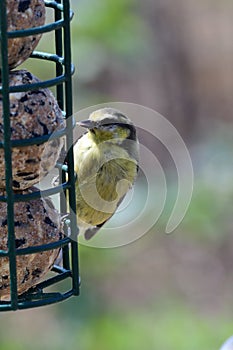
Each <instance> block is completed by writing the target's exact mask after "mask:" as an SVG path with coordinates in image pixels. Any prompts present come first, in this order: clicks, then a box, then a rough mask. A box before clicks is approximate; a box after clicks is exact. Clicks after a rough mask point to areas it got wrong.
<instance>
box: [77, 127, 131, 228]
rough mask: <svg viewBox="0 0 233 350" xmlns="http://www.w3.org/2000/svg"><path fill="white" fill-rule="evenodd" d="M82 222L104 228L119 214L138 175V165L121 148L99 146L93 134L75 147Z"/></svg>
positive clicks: (102, 144) (103, 143) (109, 144)
mask: <svg viewBox="0 0 233 350" xmlns="http://www.w3.org/2000/svg"><path fill="white" fill-rule="evenodd" d="M74 163H75V171H76V172H77V176H78V179H77V182H76V201H77V216H78V219H79V220H81V221H83V222H86V223H87V224H91V225H100V224H101V223H103V222H105V221H106V220H107V219H109V218H110V217H111V216H112V214H113V213H114V212H115V210H116V208H117V206H118V205H119V202H120V201H121V199H122V198H123V197H124V196H125V194H126V192H127V191H128V189H129V188H130V187H131V186H132V184H133V182H134V181H135V178H136V175H137V163H136V161H135V160H133V159H132V158H131V157H130V156H129V154H128V152H127V151H126V150H125V149H124V148H123V147H121V146H120V145H117V144H113V143H109V142H102V143H101V144H96V143H95V142H94V141H93V139H92V138H91V137H90V135H89V133H87V134H85V135H84V136H83V137H82V138H81V139H80V140H79V141H78V142H77V143H76V145H75V146H74Z"/></svg>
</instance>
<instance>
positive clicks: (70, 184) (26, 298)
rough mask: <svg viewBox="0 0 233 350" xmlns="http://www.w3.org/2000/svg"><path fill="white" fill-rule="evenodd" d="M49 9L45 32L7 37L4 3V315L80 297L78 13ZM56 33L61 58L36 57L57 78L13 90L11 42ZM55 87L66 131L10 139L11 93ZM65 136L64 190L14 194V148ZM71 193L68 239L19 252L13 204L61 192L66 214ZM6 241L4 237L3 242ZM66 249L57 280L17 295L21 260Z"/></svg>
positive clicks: (51, 4) (60, 5) (59, 6)
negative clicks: (64, 286) (74, 56)
mask: <svg viewBox="0 0 233 350" xmlns="http://www.w3.org/2000/svg"><path fill="white" fill-rule="evenodd" d="M45 6H46V7H47V8H51V9H53V11H54V21H53V22H52V23H49V24H44V25H42V26H40V27H34V28H28V29H24V30H16V31H10V32H8V31H7V30H8V28H7V0H1V1H0V44H1V52H0V57H1V62H2V67H1V87H0V94H1V97H2V108H3V121H4V138H3V141H1V142H0V149H1V148H2V149H4V158H5V178H6V194H5V195H1V196H0V202H6V203H7V225H8V247H7V248H8V249H7V250H0V259H2V258H4V257H8V258H9V271H10V294H11V297H10V300H7V301H5V300H2V301H0V311H8V310H17V309H27V308H32V307H38V306H43V305H48V304H53V303H56V302H59V301H62V300H65V299H67V298H69V297H71V296H72V295H78V294H79V284H80V283H79V266H78V244H77V242H76V241H75V240H72V239H71V238H70V237H75V235H77V222H76V202H75V173H74V163H73V147H72V145H73V127H74V123H73V118H72V75H73V73H74V66H73V65H72V63H71V39H70V22H71V20H72V17H73V12H72V10H71V9H70V3H69V1H68V0H63V1H60V0H57V1H45ZM52 31H53V32H54V33H55V35H54V40H55V50H56V53H54V54H51V53H46V52H37V51H34V52H33V53H32V54H31V58H33V59H38V60H46V61H49V62H54V63H55V64H56V77H54V78H52V79H48V80H44V81H39V82H35V83H32V84H26V85H15V86H10V84H9V83H10V82H9V68H8V39H10V38H19V37H26V36H29V35H36V34H43V33H48V32H52ZM52 86H56V98H57V101H58V104H59V107H60V108H61V109H62V110H63V113H64V115H65V120H66V126H65V127H64V128H63V129H62V130H58V131H55V132H54V133H53V134H52V135H51V134H48V135H43V136H37V137H33V138H29V139H23V140H11V122H10V94H11V93H17V92H25V91H30V90H32V89H33V90H37V89H39V88H47V87H52ZM61 137H65V139H66V149H67V150H68V153H67V166H66V167H65V166H60V167H59V174H60V175H59V178H60V183H59V185H57V186H55V187H51V188H46V189H45V190H40V191H39V190H38V191H33V192H31V193H26V194H22V193H15V192H14V191H13V188H12V148H14V147H25V146H30V145H39V144H43V143H44V142H46V141H47V140H51V139H58V138H61ZM66 192H68V197H69V206H70V214H69V228H67V229H66V233H68V230H69V233H70V235H69V236H68V234H67V235H65V237H64V238H62V239H60V240H58V241H56V242H52V243H47V244H43V245H37V246H30V247H26V248H17V247H16V244H15V227H14V204H15V203H16V202H25V201H30V200H33V199H36V198H40V197H48V196H50V195H53V194H57V193H59V195H60V210H61V212H63V213H64V212H67V203H66V202H67V201H66V200H65V197H66V196H64V194H65V195H66ZM0 239H1V238H0ZM60 247H61V248H62V257H63V259H62V260H63V266H56V265H55V266H53V269H52V271H53V272H54V274H55V275H54V276H52V277H49V278H48V279H46V280H43V281H42V282H40V283H38V284H37V285H36V286H34V287H33V288H31V289H30V290H29V291H27V292H26V293H24V294H22V295H18V294H17V263H16V261H17V256H22V255H27V254H34V253H40V252H44V251H47V250H52V249H55V248H60ZM65 279H69V280H70V281H71V287H70V289H69V290H68V291H66V292H60V291H56V292H46V291H44V289H45V288H47V287H50V286H53V285H55V284H57V283H58V282H60V281H63V280H65Z"/></svg>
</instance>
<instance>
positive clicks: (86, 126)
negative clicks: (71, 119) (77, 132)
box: [76, 119, 96, 129]
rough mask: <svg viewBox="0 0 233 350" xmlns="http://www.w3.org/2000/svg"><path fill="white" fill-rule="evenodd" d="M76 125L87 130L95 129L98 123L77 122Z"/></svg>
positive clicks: (88, 120)
mask: <svg viewBox="0 0 233 350" xmlns="http://www.w3.org/2000/svg"><path fill="white" fill-rule="evenodd" d="M76 124H77V125H78V126H81V127H82V128H86V129H93V128H94V127H95V126H96V123H95V122H94V121H93V120H90V119H86V120H81V121H80V122H77V123H76Z"/></svg>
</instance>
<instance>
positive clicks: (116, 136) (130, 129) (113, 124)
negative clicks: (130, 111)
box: [77, 108, 137, 143]
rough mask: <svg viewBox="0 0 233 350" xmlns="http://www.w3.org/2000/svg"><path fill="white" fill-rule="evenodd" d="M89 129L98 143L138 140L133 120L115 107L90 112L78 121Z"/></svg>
mask: <svg viewBox="0 0 233 350" xmlns="http://www.w3.org/2000/svg"><path fill="white" fill-rule="evenodd" d="M77 124H78V125H79V126H81V127H84V128H86V129H88V131H89V133H90V135H91V137H92V138H93V140H94V141H95V142H96V143H100V142H104V141H110V142H113V143H115V142H117V143H120V142H121V141H122V142H123V141H124V140H125V139H130V140H134V141H136V140H137V135H136V129H135V126H134V125H133V123H132V122H131V120H130V119H129V118H128V117H127V116H125V115H124V114H122V113H121V112H120V111H118V110H116V109H113V108H102V109H99V110H97V111H95V112H93V113H91V114H90V116H89V118H88V119H86V120H83V121H81V122H78V123H77Z"/></svg>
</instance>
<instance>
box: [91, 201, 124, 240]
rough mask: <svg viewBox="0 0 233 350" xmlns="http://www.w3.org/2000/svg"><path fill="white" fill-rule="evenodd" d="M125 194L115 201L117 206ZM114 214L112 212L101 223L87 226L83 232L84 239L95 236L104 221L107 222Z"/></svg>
mask: <svg viewBox="0 0 233 350" xmlns="http://www.w3.org/2000/svg"><path fill="white" fill-rule="evenodd" d="M125 196H126V194H125V195H124V196H123V197H122V198H120V200H119V202H118V203H117V208H118V207H119V206H120V204H121V202H122V201H123V199H124V198H125ZM114 214H115V212H114V213H112V215H111V216H110V217H109V218H108V219H107V220H105V221H104V222H102V223H101V224H99V225H96V226H92V227H89V228H87V229H86V230H85V233H84V237H85V239H86V240H87V241H88V240H89V239H91V238H92V237H93V236H95V234H96V233H97V232H98V231H99V230H100V229H101V227H103V226H104V225H105V224H106V222H108V221H109V220H110V219H111V217H112V216H113V215H114Z"/></svg>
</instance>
